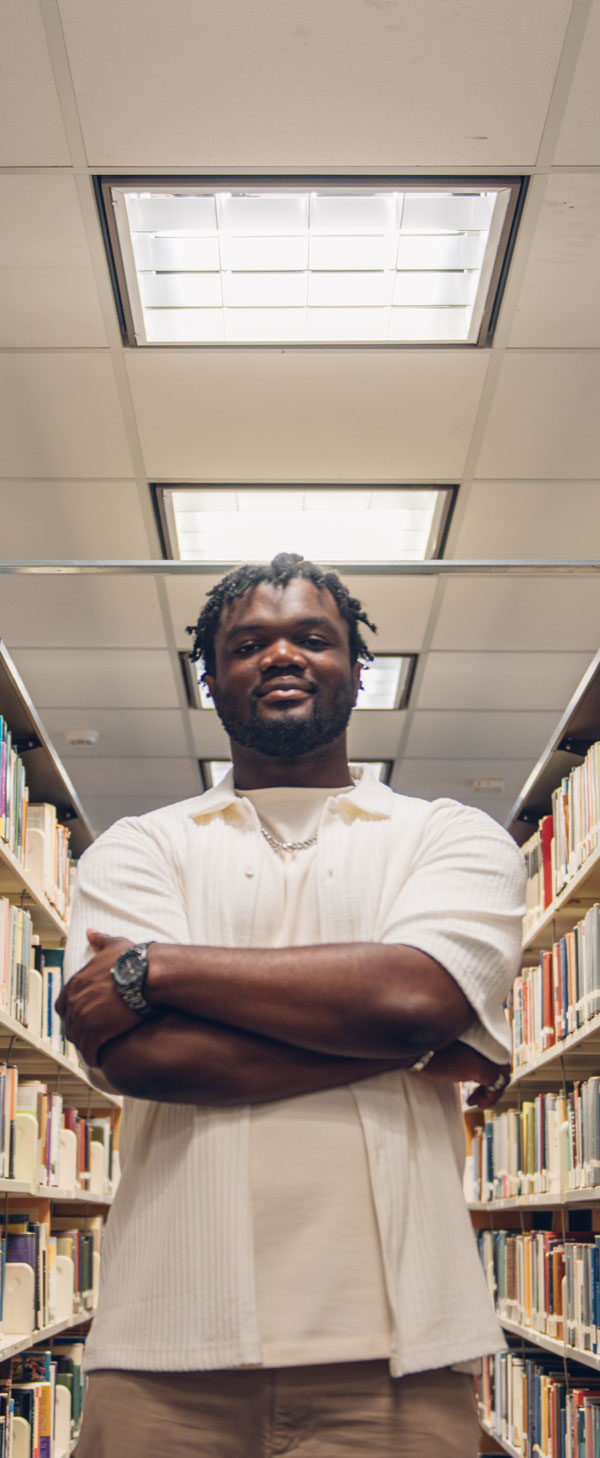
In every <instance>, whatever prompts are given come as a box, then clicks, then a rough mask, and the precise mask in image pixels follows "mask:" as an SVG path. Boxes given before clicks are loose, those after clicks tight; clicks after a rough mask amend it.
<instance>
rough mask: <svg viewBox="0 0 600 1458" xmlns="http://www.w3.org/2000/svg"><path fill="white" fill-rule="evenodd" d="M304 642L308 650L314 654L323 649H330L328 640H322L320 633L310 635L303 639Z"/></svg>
mask: <svg viewBox="0 0 600 1458" xmlns="http://www.w3.org/2000/svg"><path fill="white" fill-rule="evenodd" d="M302 642H303V643H304V645H305V647H306V648H310V649H311V650H312V651H313V652H318V651H319V650H320V649H321V648H328V647H329V644H328V642H327V639H326V638H320V637H319V635H318V633H310V634H309V636H308V637H307V638H303V639H302Z"/></svg>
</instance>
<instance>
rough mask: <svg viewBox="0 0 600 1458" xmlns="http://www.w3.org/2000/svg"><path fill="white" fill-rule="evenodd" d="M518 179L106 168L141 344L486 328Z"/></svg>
mask: <svg viewBox="0 0 600 1458" xmlns="http://www.w3.org/2000/svg"><path fill="white" fill-rule="evenodd" d="M521 190H522V184H521V179H519V178H517V179H514V178H511V179H508V178H507V179H495V178H489V179H475V178H469V179H459V180H453V179H448V178H440V179H436V178H427V179H415V178H413V179H406V180H405V181H404V182H403V183H402V185H399V183H395V184H394V183H389V184H388V183H386V182H384V181H381V182H379V181H378V182H377V183H374V182H372V181H371V182H369V183H367V182H364V181H362V180H361V181H354V180H353V181H350V180H347V181H339V182H338V183H336V184H327V185H325V184H322V183H319V182H315V184H314V186H312V187H307V186H306V185H305V184H301V183H298V184H295V183H294V181H293V179H292V178H286V179H284V180H282V181H277V182H273V183H272V184H269V183H260V184H259V183H256V184H254V185H253V183H252V179H248V180H247V181H246V182H245V183H244V184H243V185H237V186H232V185H231V184H229V185H227V187H219V186H215V185H214V183H213V184H211V183H210V182H209V181H207V182H205V183H191V182H185V181H179V180H177V179H175V178H173V179H172V180H170V181H162V182H160V183H159V182H156V183H154V182H153V183H151V184H147V183H146V182H143V181H142V180H141V179H140V181H139V183H137V184H136V182H135V181H128V182H123V181H119V180H118V179H112V180H111V179H105V180H104V182H103V184H102V195H103V198H104V208H105V215H106V220H107V223H108V229H109V234H110V236H111V239H112V245H113V252H114V255H115V259H116V265H117V267H116V272H117V275H120V276H121V283H122V285H123V284H124V288H123V289H122V299H121V303H122V307H123V311H124V314H125V316H126V321H127V338H128V342H129V343H130V344H139V345H158V344H249V343H255V344H265V343H273V344H275V343H295V344H307V343H309V344H311V343H312V344H314V343H323V344H325V343H328V344H332V343H357V344H360V343H373V342H375V343H380V344H410V343H413V344H423V343H428V344H433V343H445V344H476V343H483V342H487V339H486V338H485V336H486V333H487V325H488V323H489V318H490V314H491V310H492V306H493V304H494V299H495V295H496V290H497V287H498V281H499V278H500V275H501V272H502V264H503V261H504V255H505V252H506V248H507V246H508V241H509V236H510V232H511V224H512V220H513V217H514V213H515V210H516V206H517V202H518V200H519V196H520V192H521Z"/></svg>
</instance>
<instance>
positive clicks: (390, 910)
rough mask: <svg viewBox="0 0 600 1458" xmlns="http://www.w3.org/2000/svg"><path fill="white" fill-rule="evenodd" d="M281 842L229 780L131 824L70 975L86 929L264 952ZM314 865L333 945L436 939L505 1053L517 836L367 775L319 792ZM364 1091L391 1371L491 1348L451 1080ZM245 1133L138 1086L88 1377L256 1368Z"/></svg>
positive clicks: (97, 861)
mask: <svg viewBox="0 0 600 1458" xmlns="http://www.w3.org/2000/svg"><path fill="white" fill-rule="evenodd" d="M266 855H272V851H271V849H270V848H269V847H268V846H267V844H266V842H265V841H264V839H263V837H262V835H261V834H260V823H259V820H258V817H257V814H256V811H255V809H254V807H253V806H252V805H251V804H250V803H249V801H248V800H246V799H243V798H242V799H240V798H236V796H235V794H234V791H233V784H232V780H231V778H230V777H229V778H228V779H227V780H226V781H224V782H223V783H222V784H221V785H219V786H217V788H216V789H214V790H210V791H208V792H207V794H205V795H202V796H200V797H198V798H196V799H193V800H188V801H184V802H182V803H180V804H177V805H173V806H168V807H167V808H165V809H161V810H156V811H152V812H151V813H150V814H149V815H144V816H142V817H140V818H139V819H127V820H122V821H119V822H117V824H116V825H114V826H112V827H111V828H110V830H108V831H107V832H106V833H105V834H104V835H103V836H101V837H100V838H99V840H98V841H96V842H95V843H94V845H93V846H91V847H90V849H89V850H88V851H87V852H86V853H85V855H84V856H83V858H82V861H81V863H80V868H79V875H78V882H77V890H76V895H75V903H74V908H73V916H72V922H71V931H70V934H69V940H68V945H67V955H66V971H67V976H71V975H73V973H74V972H75V971H76V970H77V968H78V967H80V966H81V965H82V964H83V963H84V962H85V961H86V960H87V959H88V956H89V948H88V944H87V937H86V932H87V928H88V927H90V926H93V927H95V928H96V929H97V930H99V931H105V932H107V933H110V934H114V935H116V934H120V935H123V936H128V937H130V938H131V939H132V940H133V941H145V940H150V939H153V940H157V941H164V942H171V943H187V944H204V945H209V946H231V947H244V946H247V945H249V940H250V936H251V927H252V923H253V915H254V905H255V898H256V891H257V885H258V878H259V872H260V866H261V858H262V857H264V856H266ZM316 865H317V882H318V898H319V917H320V929H321V941H322V942H324V943H331V942H340V943H341V942H368V941H375V942H384V943H402V944H406V945H409V946H413V947H415V948H418V949H420V950H422V951H423V952H426V953H428V954H429V955H430V956H432V957H434V958H435V959H436V960H437V961H438V962H440V963H441V964H442V966H444V967H445V968H446V969H447V971H448V972H449V973H450V974H451V975H452V976H453V977H454V978H455V980H456V981H457V982H458V984H459V985H460V987H461V988H462V990H463V991H464V993H465V995H466V997H467V998H468V1000H469V1002H470V1004H471V1006H472V1008H473V1025H472V1028H471V1029H470V1030H469V1032H468V1033H467V1034H466V1035H464V1041H468V1042H470V1043H471V1044H472V1045H473V1046H475V1047H477V1048H478V1049H479V1050H480V1051H481V1052H482V1053H484V1054H485V1055H486V1056H487V1057H491V1058H493V1059H496V1060H499V1061H503V1060H504V1059H505V1057H506V1055H507V1052H508V1050H509V1036H508V1026H507V1023H506V1018H505V1014H504V1011H503V1004H504V1000H505V998H506V996H507V993H508V991H509V989H510V986H511V983H512V980H513V978H514V976H515V973H516V971H517V969H518V965H519V954H520V937H521V920H522V916H523V910H524V905H523V902H524V867H523V862H522V857H521V855H520V853H519V851H518V850H517V847H516V846H515V845H514V843H513V841H512V840H511V839H510V837H509V836H508V835H507V834H506V832H505V831H503V830H502V829H501V827H500V826H498V825H497V824H496V822H494V821H493V820H491V819H490V818H489V817H488V816H486V815H484V814H483V813H482V812H480V811H477V810H473V809H469V808H466V807H464V806H461V805H459V804H457V803H456V802H454V801H451V800H437V801H434V802H431V803H430V802H427V801H423V800H417V799H411V798H408V797H406V796H400V795H396V794H394V793H393V792H392V791H391V790H390V789H388V788H387V787H386V786H384V785H381V784H380V783H378V782H377V781H376V780H375V779H373V778H372V777H371V776H369V775H364V776H363V778H362V780H360V781H359V783H358V784H357V785H356V786H355V788H354V790H353V791H351V792H350V793H348V794H342V795H339V794H338V795H337V796H335V797H334V796H332V798H331V799H329V800H328V801H327V802H326V804H325V806H324V809H323V813H322V816H321V821H320V826H319V838H318V844H317V862H316ZM352 1092H353V1096H354V1098H355V1100H356V1105H357V1108H358V1113H359V1117H360V1121H361V1124H362V1129H363V1133H364V1137H365V1143H366V1148H367V1156H368V1167H369V1174H370V1180H371V1188H372V1194H373V1201H374V1206H375V1211H376V1217H377V1225H378V1230H379V1238H380V1242H381V1251H382V1258H383V1266H384V1274H385V1282H386V1291H387V1297H388V1301H389V1306H390V1311H391V1314H392V1327H393V1330H392V1349H391V1357H390V1370H391V1372H392V1374H393V1375H395V1376H401V1375H402V1374H403V1373H407V1372H416V1371H420V1370H424V1369H427V1368H431V1367H437V1366H440V1367H442V1366H448V1365H450V1364H453V1363H457V1362H462V1361H469V1360H471V1359H473V1358H476V1357H479V1356H482V1355H484V1354H485V1353H487V1352H491V1351H497V1350H498V1349H500V1348H501V1347H502V1346H503V1338H502V1334H501V1331H500V1327H499V1325H498V1323H497V1321H496V1318H495V1316H494V1313H493V1310H492V1307H491V1302H490V1297H489V1293H488V1290H487V1285H486V1281H485V1277H484V1274H483V1270H482V1268H481V1265H480V1262H479V1258H478V1255H477V1250H476V1246H475V1241H474V1237H473V1232H472V1228H471V1223H470V1219H469V1215H468V1211H467V1209H466V1206H465V1203H464V1198H463V1193H462V1168H463V1161H464V1140H463V1130H462V1122H461V1116H460V1109H459V1102H458V1095H457V1093H456V1091H455V1090H454V1089H453V1088H451V1087H449V1086H448V1085H447V1084H443V1083H440V1084H436V1083H435V1082H433V1081H431V1080H426V1079H423V1078H421V1077H420V1076H419V1075H418V1074H411V1073H392V1074H380V1075H379V1076H378V1077H375V1078H371V1079H367V1080H365V1081H361V1082H359V1083H356V1084H354V1085H352ZM249 1131H250V1111H249V1109H248V1108H245V1107H240V1108H229V1109H222V1108H212V1107H198V1106H191V1105H184V1104H181V1105H179V1104H159V1103H154V1102H149V1101H145V1100H139V1099H126V1100H125V1109H124V1118H123V1128H122V1136H121V1159H122V1177H121V1182H120V1185H119V1188H118V1191H117V1195H116V1197H115V1202H114V1205H113V1208H112V1210H111V1213H110V1216H109V1219H108V1224H107V1231H106V1236H105V1241H104V1247H103V1255H102V1274H101V1287H100V1302H99V1309H98V1313H97V1315H96V1318H95V1320H94V1323H93V1327H92V1331H91V1334H90V1337H89V1339H88V1341H87V1343H86V1367H87V1369H88V1370H92V1369H94V1368H102V1367H104V1368H111V1367H116V1368H126V1369H138V1370H149V1371H152V1370H156V1371H187V1370H193V1369H210V1368H229V1367H240V1366H257V1365H262V1351H261V1343H260V1333H259V1325H258V1318H257V1307H256V1297H255V1280H254V1241H253V1228H252V1205H251V1195H250V1164H249V1149H250V1138H249Z"/></svg>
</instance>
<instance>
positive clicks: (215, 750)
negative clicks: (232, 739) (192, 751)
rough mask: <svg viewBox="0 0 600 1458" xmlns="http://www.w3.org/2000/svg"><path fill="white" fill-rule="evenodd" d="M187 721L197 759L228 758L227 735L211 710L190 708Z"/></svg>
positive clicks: (229, 751)
mask: <svg viewBox="0 0 600 1458" xmlns="http://www.w3.org/2000/svg"><path fill="white" fill-rule="evenodd" d="M189 721H190V727H191V731H192V738H193V740H194V745H195V748H196V754H197V756H198V759H229V758H230V754H231V750H230V746H229V739H228V736H227V734H226V732H225V730H224V728H223V725H222V724H221V721H220V719H219V718H218V715H217V714H216V713H215V712H214V711H213V710H210V709H209V710H205V709H195V710H194V709H190V711H189Z"/></svg>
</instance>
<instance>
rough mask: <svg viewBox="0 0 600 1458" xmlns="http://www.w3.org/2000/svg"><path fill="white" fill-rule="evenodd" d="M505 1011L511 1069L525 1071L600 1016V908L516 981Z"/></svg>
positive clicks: (583, 918)
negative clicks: (511, 1059)
mask: <svg viewBox="0 0 600 1458" xmlns="http://www.w3.org/2000/svg"><path fill="white" fill-rule="evenodd" d="M507 1011H508V1017H509V1021H510V1023H511V1027H512V1042H513V1065H514V1067H515V1069H521V1068H526V1067H527V1066H528V1064H530V1063H533V1062H534V1061H535V1060H536V1059H537V1058H539V1057H540V1056H541V1054H542V1053H545V1052H546V1050H547V1049H548V1048H551V1047H553V1046H554V1045H555V1044H559V1043H560V1042H561V1040H562V1039H563V1038H566V1037H567V1036H568V1035H569V1033H574V1032H576V1031H577V1029H578V1028H581V1027H584V1026H585V1025H586V1023H588V1022H589V1021H590V1018H593V1017H595V1016H596V1014H597V1013H599V1012H600V905H599V904H598V903H596V904H595V905H593V906H591V907H590V908H589V911H587V912H586V915H585V916H584V917H582V919H581V920H580V921H578V922H577V925H576V926H575V927H573V929H572V930H571V931H569V932H567V933H566V934H565V935H564V936H563V937H560V939H559V940H558V941H556V942H554V944H553V946H552V948H551V949H548V950H546V951H543V952H542V954H541V956H540V960H539V962H538V963H537V964H536V965H535V966H531V967H524V968H523V969H522V971H521V972H520V973H519V974H518V976H517V977H516V978H515V981H514V984H513V988H512V992H511V995H510V997H509V999H508V1004H507Z"/></svg>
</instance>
